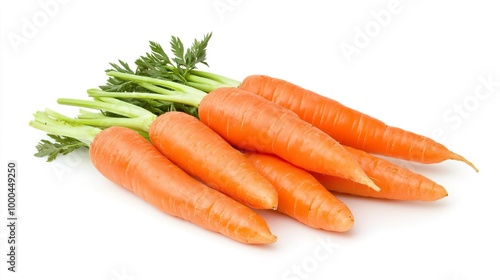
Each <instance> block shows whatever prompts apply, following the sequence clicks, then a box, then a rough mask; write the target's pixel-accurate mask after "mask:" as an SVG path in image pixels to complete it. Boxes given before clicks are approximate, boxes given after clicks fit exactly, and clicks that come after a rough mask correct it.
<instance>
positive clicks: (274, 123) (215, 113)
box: [198, 87, 378, 189]
mask: <svg viewBox="0 0 500 280" xmlns="http://www.w3.org/2000/svg"><path fill="white" fill-rule="evenodd" d="M198 115H199V117H200V120H201V121H202V122H204V123H205V124H206V125H208V126H209V127H210V128H212V129H213V130H214V131H215V132H217V133H218V134H219V135H221V136H222V137H223V138H224V139H226V140H227V141H228V142H229V143H230V144H232V145H234V146H237V147H239V148H241V149H244V150H249V151H258V152H261V153H268V154H274V155H277V156H279V157H281V158H283V159H285V160H287V161H288V162H290V163H293V164H295V165H297V166H299V167H302V168H304V169H306V170H310V171H315V172H318V173H324V174H329V175H335V176H339V177H343V178H346V179H350V180H353V181H357V182H360V183H363V184H366V185H368V186H370V187H372V188H374V189H378V187H377V186H376V185H375V184H373V182H372V181H371V180H370V179H369V178H368V176H366V174H365V173H364V172H363V170H362V169H361V167H360V166H359V164H358V163H357V162H356V161H355V160H354V159H352V157H351V156H350V154H349V153H348V152H347V151H346V150H345V149H344V148H343V147H342V145H340V144H339V143H338V142H337V141H335V140H334V139H332V138H331V137H330V136H328V135H327V134H326V133H324V132H322V131H321V130H319V129H318V128H316V127H314V126H313V125H311V124H309V123H307V122H305V121H303V120H301V119H300V118H299V117H298V116H297V115H296V114H295V113H293V112H291V111H290V110H288V109H285V108H283V107H281V106H279V105H278V104H275V103H273V102H271V101H269V100H266V99H264V98H262V97H260V96H258V95H255V94H253V93H250V92H248V91H245V90H241V89H238V88H232V87H221V88H217V89H215V90H213V91H211V92H210V94H208V95H207V96H206V97H204V98H203V100H202V101H201V103H200V106H199V108H198Z"/></svg>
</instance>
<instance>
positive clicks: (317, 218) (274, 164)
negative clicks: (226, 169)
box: [245, 152, 354, 232]
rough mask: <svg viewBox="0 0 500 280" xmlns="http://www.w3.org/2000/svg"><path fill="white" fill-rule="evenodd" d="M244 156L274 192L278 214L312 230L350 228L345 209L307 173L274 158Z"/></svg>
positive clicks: (351, 218)
mask: <svg viewBox="0 0 500 280" xmlns="http://www.w3.org/2000/svg"><path fill="white" fill-rule="evenodd" d="M245 155H246V156H247V157H248V158H249V159H250V160H251V161H252V162H253V163H254V164H255V166H256V167H257V169H258V170H259V171H260V172H262V174H264V176H266V178H268V179H269V180H270V181H271V182H272V183H273V185H274V186H275V188H276V190H277V191H278V197H279V198H278V199H279V203H278V211H280V212H282V213H284V214H286V215H288V216H290V217H292V218H294V219H296V220H298V221H300V222H302V223H303V224H305V225H308V226H310V227H314V228H321V229H325V230H329V231H337V232H344V231H347V230H349V229H350V228H351V227H352V225H353V223H354V218H353V215H352V213H351V211H350V210H349V208H348V207H347V206H346V205H345V204H344V203H343V202H342V201H340V200H339V199H337V198H336V197H335V196H334V195H333V194H332V193H330V192H329V191H327V190H326V189H325V187H324V186H322V185H321V184H320V183H319V182H318V181H317V180H316V179H315V178H314V177H313V176H312V175H311V174H309V173H308V172H307V171H305V170H304V169H301V168H299V167H297V166H294V165H292V164H290V163H288V162H286V161H284V160H283V159H281V158H278V157H276V156H274V155H269V154H261V153H255V152H245Z"/></svg>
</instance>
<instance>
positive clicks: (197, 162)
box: [58, 90, 278, 209]
mask: <svg viewBox="0 0 500 280" xmlns="http://www.w3.org/2000/svg"><path fill="white" fill-rule="evenodd" d="M89 92H90V93H92V92H93V91H92V90H90V91H89ZM58 102H59V103H60V104H65V105H73V106H82V107H89V108H93V109H100V110H107V111H108V112H114V113H115V114H122V115H125V116H128V118H126V117H104V116H103V115H102V114H100V115H98V116H96V115H89V114H88V113H83V114H80V117H81V119H78V120H68V121H72V122H78V123H80V124H86V125H99V126H106V127H109V126H114V125H121V126H125V127H129V128H133V129H139V130H141V131H143V132H147V133H149V138H150V140H151V142H152V143H153V145H154V146H155V147H156V148H157V149H158V150H160V151H161V153H162V154H163V155H165V156H166V157H167V158H168V159H169V160H170V161H172V162H173V163H175V164H176V165H178V166H179V167H180V168H181V169H182V170H184V171H185V172H187V173H188V174H190V175H191V176H193V177H195V178H197V179H199V180H201V181H202V182H203V183H205V184H207V185H208V186H210V187H212V188H214V189H216V190H218V191H220V192H222V193H224V194H226V195H228V196H229V197H231V198H233V199H235V200H237V201H238V202H241V203H243V204H245V205H247V206H249V207H252V208H256V209H276V208H277V204H278V194H277V192H276V190H275V189H274V188H273V186H272V184H271V183H270V182H269V181H268V180H267V179H266V178H264V176H262V175H261V174H260V173H259V172H258V171H257V170H256V169H255V167H254V166H253V165H252V163H251V162H249V161H248V159H246V158H245V157H244V156H243V155H242V154H241V153H240V152H239V151H238V150H236V149H234V148H233V147H232V146H231V145H230V144H229V143H227V142H226V141H225V140H224V139H223V138H222V137H221V136H219V135H218V134H217V133H215V132H214V131H213V130H211V129H210V128H209V127H207V126H206V125H205V124H203V123H202V122H201V121H200V120H198V119H197V118H195V117H193V116H190V115H188V114H186V113H183V112H166V113H164V114H162V115H161V116H159V117H156V116H155V115H154V114H152V113H150V112H148V111H147V110H144V109H142V108H140V107H138V106H135V105H133V104H129V103H127V102H123V101H119V100H116V99H113V98H102V99H100V100H78V99H68V98H60V99H58Z"/></svg>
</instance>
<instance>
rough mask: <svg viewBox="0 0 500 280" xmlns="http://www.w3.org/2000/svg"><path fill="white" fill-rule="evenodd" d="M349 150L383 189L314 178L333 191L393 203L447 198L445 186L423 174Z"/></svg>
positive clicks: (327, 177)
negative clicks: (386, 200)
mask: <svg viewBox="0 0 500 280" xmlns="http://www.w3.org/2000/svg"><path fill="white" fill-rule="evenodd" d="M346 150H347V151H349V152H350V153H351V154H352V155H353V157H354V158H355V159H356V160H357V161H358V162H359V163H360V165H361V167H363V170H364V171H365V172H366V174H368V176H370V178H372V180H373V181H375V182H376V183H377V185H378V186H380V191H378V192H375V191H372V190H370V189H368V188H366V187H365V186H362V185H360V184H357V183H355V182H352V181H349V180H345V179H342V178H338V177H334V176H326V175H323V174H317V173H313V176H314V177H315V178H316V179H317V180H318V181H319V182H321V183H322V184H323V185H324V186H325V187H326V188H327V189H328V190H330V191H334V192H340V193H347V194H352V195H358V196H366V197H374V198H385V199H392V200H417V201H436V200H438V199H441V198H443V197H446V196H448V192H447V191H446V189H445V188H444V187H443V186H441V185H439V184H437V183H436V182H434V181H432V180H431V179H429V178H427V177H425V176H423V175H421V174H417V173H414V172H412V171H411V170H409V169H407V168H404V167H402V166H399V165H397V164H394V163H392V162H389V161H387V160H384V159H382V158H379V157H376V156H373V155H371V154H369V153H367V152H364V151H361V150H357V149H354V148H351V147H346Z"/></svg>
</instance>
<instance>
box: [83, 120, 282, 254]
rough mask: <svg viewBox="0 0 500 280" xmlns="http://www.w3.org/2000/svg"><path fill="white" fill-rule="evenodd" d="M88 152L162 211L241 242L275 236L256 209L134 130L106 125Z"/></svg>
mask: <svg viewBox="0 0 500 280" xmlns="http://www.w3.org/2000/svg"><path fill="white" fill-rule="evenodd" d="M89 152H90V159H91V161H92V163H93V164H94V166H95V167H96V169H97V170H98V171H99V172H100V173H101V174H102V175H104V176H105V177H106V178H108V179H109V180H110V181H112V182H114V183H115V184H117V185H119V186H122V187H124V188H125V189H127V190H129V191H131V192H133V193H134V194H136V195H137V196H139V197H140V198H142V199H143V200H145V201H146V202H148V203H149V204H151V205H153V206H155V207H156V208H158V209H160V210H161V211H163V212H165V213H167V214H170V215H172V216H176V217H179V218H181V219H184V220H187V221H190V222H192V223H194V224H196V225H198V226H200V227H202V228H205V229H208V230H211V231H215V232H219V233H221V234H223V235H225V236H227V237H230V238H232V239H234V240H236V241H239V242H242V243H249V244H267V243H272V242H274V241H275V240H276V237H275V236H274V235H273V234H272V233H271V232H270V231H269V228H268V226H267V224H266V222H265V220H264V219H263V218H262V217H260V216H259V215H258V214H257V213H255V212H254V211H252V210H251V209H250V208H248V207H246V206H244V205H243V204H241V203H238V202H236V201H235V200H233V199H231V198H229V197H227V196H226V195H224V194H222V193H220V192H218V191H216V190H214V189H212V188H210V187H208V186H206V185H204V184H202V183H200V182H198V181H197V180H195V179H193V178H192V177H191V176H189V175H187V173H185V172H184V171H182V170H181V169H180V168H179V167H177V166H176V165H175V164H173V163H172V162H171V161H169V160H168V159H167V158H166V157H165V156H163V155H162V154H161V153H160V152H159V151H158V150H157V149H156V148H155V147H154V146H153V145H152V144H151V143H149V142H148V141H147V140H146V139H145V138H143V137H142V136H140V135H139V134H138V133H137V132H135V131H133V130H130V129H127V128H123V127H111V128H107V129H105V130H103V131H102V132H100V133H99V134H98V135H97V136H96V137H95V138H94V141H93V142H92V143H91V145H90V149H89Z"/></svg>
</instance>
